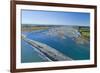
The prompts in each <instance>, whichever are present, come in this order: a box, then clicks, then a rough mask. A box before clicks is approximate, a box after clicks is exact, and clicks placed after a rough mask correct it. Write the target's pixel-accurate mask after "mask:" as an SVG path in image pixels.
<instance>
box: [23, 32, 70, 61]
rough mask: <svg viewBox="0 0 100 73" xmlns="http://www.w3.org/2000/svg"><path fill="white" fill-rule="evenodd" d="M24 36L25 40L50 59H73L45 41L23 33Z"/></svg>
mask: <svg viewBox="0 0 100 73" xmlns="http://www.w3.org/2000/svg"><path fill="white" fill-rule="evenodd" d="M22 38H23V40H24V41H26V42H27V43H29V44H30V45H31V46H33V47H35V48H36V49H37V50H39V52H40V53H41V54H42V55H45V56H46V57H47V59H48V60H49V61H66V60H67V61H70V60H72V59H71V58H70V57H68V56H65V55H64V54H62V53H61V52H59V51H57V50H56V49H54V48H52V47H50V46H48V45H46V44H44V43H41V42H38V41H35V40H31V39H28V38H27V37H26V36H25V35H23V34H22Z"/></svg>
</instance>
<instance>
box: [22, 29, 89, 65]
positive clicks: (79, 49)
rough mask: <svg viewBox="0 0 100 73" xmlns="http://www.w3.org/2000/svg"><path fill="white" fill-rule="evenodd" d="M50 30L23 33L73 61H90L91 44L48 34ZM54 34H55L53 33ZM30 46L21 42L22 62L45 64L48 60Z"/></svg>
mask: <svg viewBox="0 0 100 73" xmlns="http://www.w3.org/2000/svg"><path fill="white" fill-rule="evenodd" d="M48 33H50V32H49V30H47V29H46V30H40V31H31V32H22V34H24V35H26V37H27V38H29V39H31V40H35V41H39V42H41V43H44V44H47V45H48V46H50V47H52V48H55V49H56V50H58V51H59V52H61V53H63V54H64V55H66V56H68V57H70V58H72V59H73V60H87V59H90V44H85V45H82V44H78V43H76V42H75V40H73V38H72V37H69V36H67V35H68V34H67V35H65V36H64V38H63V37H62V36H60V37H59V36H58V35H55V34H50V35H49V34H48ZM52 33H53V32H52ZM34 49H35V48H34V47H32V46H31V45H30V44H28V43H27V42H25V41H24V40H23V39H22V40H21V62H22V63H26V62H45V61H46V60H45V59H44V58H43V57H42V56H41V55H39V53H38V52H36V51H35V50H34Z"/></svg>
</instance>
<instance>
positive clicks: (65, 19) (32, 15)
mask: <svg viewBox="0 0 100 73" xmlns="http://www.w3.org/2000/svg"><path fill="white" fill-rule="evenodd" d="M21 20H22V21H21V23H22V24H33V25H34V24H35V25H78V26H89V25H90V13H82V12H81V13H80V12H56V11H39V10H22V11H21Z"/></svg>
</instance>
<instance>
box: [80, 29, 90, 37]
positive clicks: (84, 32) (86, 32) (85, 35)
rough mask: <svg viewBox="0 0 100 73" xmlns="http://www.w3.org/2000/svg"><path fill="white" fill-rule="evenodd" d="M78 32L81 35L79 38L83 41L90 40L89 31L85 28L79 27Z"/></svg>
mask: <svg viewBox="0 0 100 73" xmlns="http://www.w3.org/2000/svg"><path fill="white" fill-rule="evenodd" d="M79 32H80V33H81V36H82V37H84V38H85V39H90V29H89V28H87V27H81V28H79Z"/></svg>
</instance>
